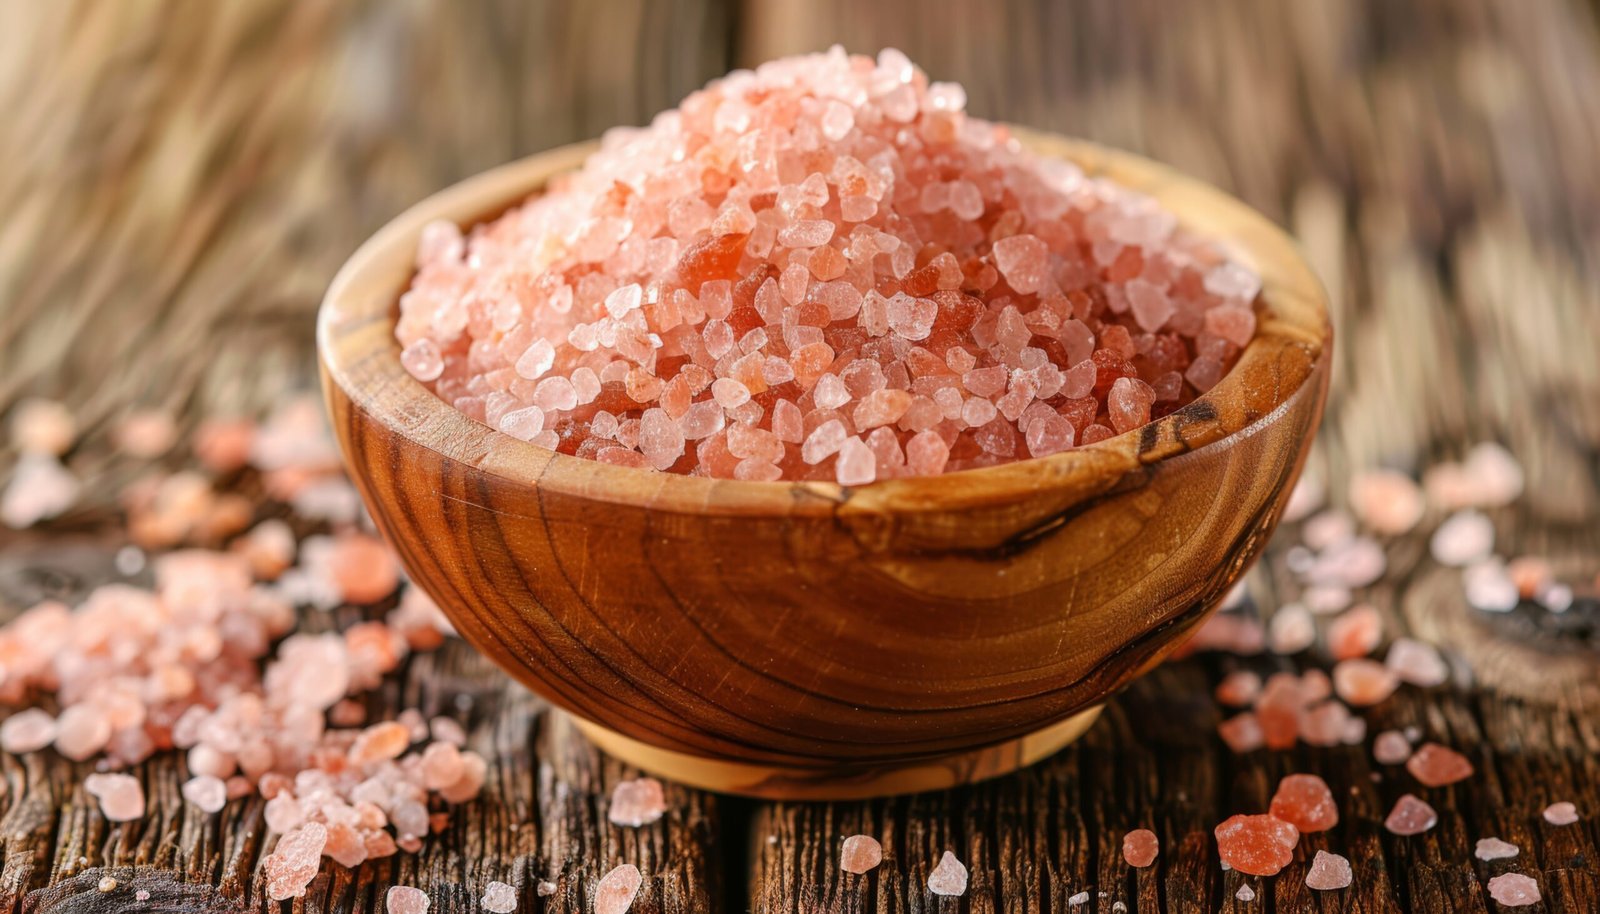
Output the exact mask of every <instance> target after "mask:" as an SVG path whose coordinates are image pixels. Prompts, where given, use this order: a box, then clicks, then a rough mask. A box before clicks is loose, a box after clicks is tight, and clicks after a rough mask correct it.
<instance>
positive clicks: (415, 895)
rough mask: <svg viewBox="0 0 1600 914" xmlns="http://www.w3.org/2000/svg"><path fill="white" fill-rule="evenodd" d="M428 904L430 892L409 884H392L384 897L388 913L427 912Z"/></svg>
mask: <svg viewBox="0 0 1600 914" xmlns="http://www.w3.org/2000/svg"><path fill="white" fill-rule="evenodd" d="M428 905H429V901H428V893H427V892H424V891H423V890H421V889H418V888H412V887H411V886H409V885H392V886H390V887H389V891H388V893H386V894H385V895H384V897H383V909H384V911H386V912H387V914H425V912H426V911H427V910H428Z"/></svg>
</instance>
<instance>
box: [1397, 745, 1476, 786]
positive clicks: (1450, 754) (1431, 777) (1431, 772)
mask: <svg viewBox="0 0 1600 914" xmlns="http://www.w3.org/2000/svg"><path fill="white" fill-rule="evenodd" d="M1406 770H1407V771H1409V772H1411V776H1412V777H1414V778H1416V779H1417V781H1418V782H1419V783H1421V784H1423V785H1424V786H1426V787H1443V786H1445V785H1446V784H1454V783H1455V782H1457V781H1464V780H1466V779H1467V778H1469V777H1472V771H1473V768H1472V763H1471V762H1469V761H1467V757H1466V756H1464V755H1462V754H1461V753H1459V752H1457V751H1455V750H1454V749H1450V748H1448V747H1445V746H1441V745H1439V744H1438V743H1423V744H1422V746H1421V747H1420V748H1418V749H1417V751H1416V752H1415V753H1413V754H1412V756H1411V758H1409V759H1407V760H1406Z"/></svg>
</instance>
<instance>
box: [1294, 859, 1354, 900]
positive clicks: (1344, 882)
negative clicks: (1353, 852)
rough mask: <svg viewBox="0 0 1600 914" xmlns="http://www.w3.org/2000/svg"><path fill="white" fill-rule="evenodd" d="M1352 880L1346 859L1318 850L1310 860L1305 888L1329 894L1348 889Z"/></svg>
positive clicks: (1352, 876) (1352, 874)
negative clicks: (1336, 890)
mask: <svg viewBox="0 0 1600 914" xmlns="http://www.w3.org/2000/svg"><path fill="white" fill-rule="evenodd" d="M1354 878H1355V876H1354V873H1352V872H1351V869H1350V861H1349V860H1348V859H1347V858H1345V857H1342V856H1340V855H1339V854H1330V853H1328V852H1327V851H1323V850H1319V851H1317V855H1316V856H1315V857H1313V858H1312V859H1311V868H1310V869H1309V870H1307V871H1306V887H1307V888H1310V889H1315V890H1316V891H1319V892H1329V891H1333V890H1335V889H1344V888H1349V887H1350V883H1351V882H1352V881H1354Z"/></svg>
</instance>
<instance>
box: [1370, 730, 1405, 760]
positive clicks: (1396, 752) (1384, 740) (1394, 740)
mask: <svg viewBox="0 0 1600 914" xmlns="http://www.w3.org/2000/svg"><path fill="white" fill-rule="evenodd" d="M1372 758H1373V759H1374V760H1375V761H1377V763H1378V764H1380V765H1398V764H1400V763H1401V762H1404V761H1405V760H1406V759H1409V758H1411V741H1410V740H1408V739H1406V738H1405V735H1404V734H1402V733H1401V732H1400V731H1399V730H1385V731H1383V732H1382V733H1379V734H1378V735H1377V737H1376V738H1375V739H1374V740H1373V741H1372Z"/></svg>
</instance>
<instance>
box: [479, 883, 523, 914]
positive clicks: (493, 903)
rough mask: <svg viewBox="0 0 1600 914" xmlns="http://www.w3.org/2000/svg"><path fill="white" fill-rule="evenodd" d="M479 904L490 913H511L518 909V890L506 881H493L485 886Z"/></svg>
mask: <svg viewBox="0 0 1600 914" xmlns="http://www.w3.org/2000/svg"><path fill="white" fill-rule="evenodd" d="M479 904H481V905H483V909H484V910H485V911H487V912H489V914H511V912H512V911H515V910H516V909H517V890H516V888H515V887H513V886H511V885H508V884H507V883H504V882H491V883H489V884H488V885H486V886H484V888H483V898H482V900H481V901H480V902H479Z"/></svg>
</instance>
